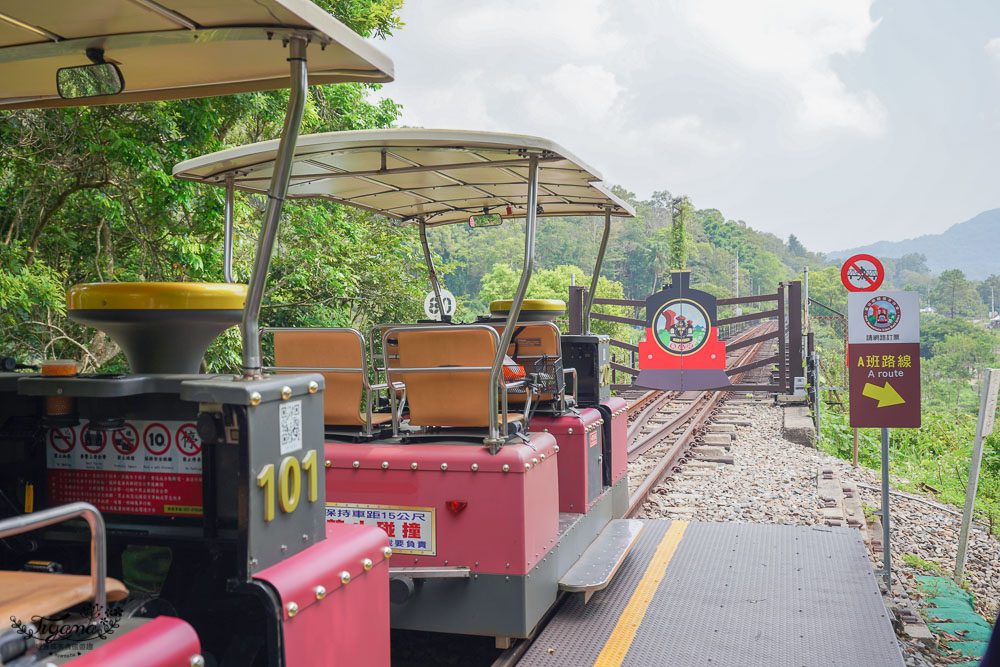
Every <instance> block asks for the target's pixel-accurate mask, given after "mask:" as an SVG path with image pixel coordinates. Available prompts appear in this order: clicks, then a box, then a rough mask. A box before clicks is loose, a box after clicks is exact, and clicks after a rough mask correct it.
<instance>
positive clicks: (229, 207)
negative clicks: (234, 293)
mask: <svg viewBox="0 0 1000 667" xmlns="http://www.w3.org/2000/svg"><path fill="white" fill-rule="evenodd" d="M235 201H236V175H235V174H234V173H233V172H229V173H228V174H226V212H225V218H226V222H225V229H224V231H223V239H222V247H223V262H222V276H223V279H224V280H225V281H226V282H227V283H231V282H233V208H234V206H235Z"/></svg>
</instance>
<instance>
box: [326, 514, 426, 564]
mask: <svg viewBox="0 0 1000 667" xmlns="http://www.w3.org/2000/svg"><path fill="white" fill-rule="evenodd" d="M326 520H327V521H333V522H334V523H355V524H361V525H364V526H378V527H379V528H381V529H382V530H384V531H385V534H386V535H388V536H389V546H390V547H392V550H393V551H394V552H395V553H402V554H417V555H420V556H436V555H437V544H436V536H437V524H436V521H435V516H434V508H433V507H400V506H397V505H364V504H359V503H331V502H328V503H327V504H326Z"/></svg>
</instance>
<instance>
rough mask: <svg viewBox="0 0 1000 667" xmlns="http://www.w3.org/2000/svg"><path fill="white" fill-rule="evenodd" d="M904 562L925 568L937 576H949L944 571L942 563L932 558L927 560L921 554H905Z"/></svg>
mask: <svg viewBox="0 0 1000 667" xmlns="http://www.w3.org/2000/svg"><path fill="white" fill-rule="evenodd" d="M903 562H904V563H906V564H907V565H909V566H910V567H913V568H917V569H919V570H923V571H924V572H926V573H928V574H932V575H934V576H936V577H947V576H948V574H947V573H946V572H945V571H944V567H942V566H941V563H935V562H934V561H932V560H926V559H924V558H921V557H920V556H915V555H913V554H903Z"/></svg>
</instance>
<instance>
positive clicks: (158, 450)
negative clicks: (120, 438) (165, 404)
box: [142, 422, 170, 456]
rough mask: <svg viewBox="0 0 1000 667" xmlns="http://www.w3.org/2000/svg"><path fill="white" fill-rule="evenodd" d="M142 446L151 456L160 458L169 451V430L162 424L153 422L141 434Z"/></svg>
mask: <svg viewBox="0 0 1000 667" xmlns="http://www.w3.org/2000/svg"><path fill="white" fill-rule="evenodd" d="M142 444H143V445H144V446H145V447H146V451H148V452H149V453H150V454H152V455H153V456H161V455H163V454H166V453H167V450H168V449H170V430H169V429H168V428H167V427H166V426H164V425H163V424H159V423H157V422H153V423H152V424H150V425H149V426H147V427H146V430H145V431H143V433H142Z"/></svg>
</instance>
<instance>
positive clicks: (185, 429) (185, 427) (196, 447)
mask: <svg viewBox="0 0 1000 667" xmlns="http://www.w3.org/2000/svg"><path fill="white" fill-rule="evenodd" d="M174 442H176V443H177V449H179V450H181V454H183V455H184V456H196V455H198V454H201V438H199V437H198V427H197V426H195V425H194V424H182V425H181V426H180V427H179V428H178V429H177V433H176V434H175V435H174Z"/></svg>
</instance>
